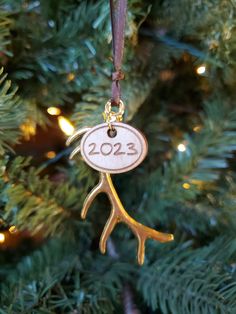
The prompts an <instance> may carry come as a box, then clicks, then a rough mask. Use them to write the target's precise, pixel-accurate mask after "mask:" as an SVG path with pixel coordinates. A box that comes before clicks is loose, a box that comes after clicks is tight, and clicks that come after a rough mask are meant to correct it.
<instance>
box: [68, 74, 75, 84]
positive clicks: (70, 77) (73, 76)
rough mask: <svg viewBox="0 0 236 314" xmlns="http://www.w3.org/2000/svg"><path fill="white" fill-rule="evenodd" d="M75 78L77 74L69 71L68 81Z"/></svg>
mask: <svg viewBox="0 0 236 314" xmlns="http://www.w3.org/2000/svg"><path fill="white" fill-rule="evenodd" d="M74 79H75V75H74V73H69V74H67V81H69V82H70V81H73V80H74Z"/></svg>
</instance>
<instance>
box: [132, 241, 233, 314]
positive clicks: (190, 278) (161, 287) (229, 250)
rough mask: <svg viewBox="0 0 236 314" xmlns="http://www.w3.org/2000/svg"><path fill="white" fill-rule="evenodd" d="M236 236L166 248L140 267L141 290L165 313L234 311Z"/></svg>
mask: <svg viewBox="0 0 236 314" xmlns="http://www.w3.org/2000/svg"><path fill="white" fill-rule="evenodd" d="M235 246H236V243H235V240H232V239H227V238H224V237H222V238H219V239H217V240H216V241H215V242H213V243H212V244H211V245H209V246H207V247H202V248H199V249H195V250H193V249H191V248H188V244H187V243H186V244H182V245H179V246H178V247H177V248H175V249H174V248H172V247H170V248H169V252H167V250H164V252H163V255H161V256H160V257H159V258H158V260H157V261H156V262H154V263H153V264H152V265H151V266H147V267H146V268H143V269H142V270H141V276H140V279H139V282H138V290H139V291H140V292H141V293H142V295H143V297H144V299H145V301H146V302H147V303H148V304H149V306H150V307H151V308H152V310H154V311H156V310H157V309H159V310H161V312H162V313H163V314H167V313H168V314H169V313H175V314H182V313H185V314H190V313H191V314H194V313H222V314H226V313H234V312H235V310H236V302H235V299H236V282H235V274H234V270H233V267H232V266H230V262H231V260H234V259H235Z"/></svg>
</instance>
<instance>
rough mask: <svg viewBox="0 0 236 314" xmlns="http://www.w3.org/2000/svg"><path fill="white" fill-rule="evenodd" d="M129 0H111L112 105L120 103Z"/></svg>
mask: <svg viewBox="0 0 236 314" xmlns="http://www.w3.org/2000/svg"><path fill="white" fill-rule="evenodd" d="M126 12H127V0H110V14H111V29H112V51H113V65H114V70H115V71H114V72H113V73H112V90H111V105H112V106H119V105H120V94H121V91H120V80H123V79H124V77H125V76H124V73H123V72H122V70H121V65H122V59H123V54H124V38H125V21H126Z"/></svg>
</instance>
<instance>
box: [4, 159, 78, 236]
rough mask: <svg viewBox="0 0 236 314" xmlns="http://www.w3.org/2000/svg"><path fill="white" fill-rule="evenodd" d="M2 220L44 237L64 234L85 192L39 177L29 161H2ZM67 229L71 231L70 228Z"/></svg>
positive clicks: (76, 215)
mask: <svg viewBox="0 0 236 314" xmlns="http://www.w3.org/2000/svg"><path fill="white" fill-rule="evenodd" d="M1 167H2V168H1V169H2V173H1V178H0V184H1V187H2V188H1V193H0V197H1V199H2V200H3V201H2V210H1V212H2V217H3V219H4V220H5V221H6V222H8V224H15V225H16V226H17V228H19V229H22V230H24V229H27V230H30V231H31V232H33V233H37V232H38V231H42V230H43V232H44V235H45V236H47V235H49V234H55V233H61V232H62V231H63V230H64V228H66V224H67V223H69V221H70V224H71V223H72V222H73V220H74V218H76V217H77V218H78V217H79V215H78V212H77V211H78V210H79V209H80V206H81V205H80V204H82V200H81V198H80V197H81V196H83V193H84V192H83V190H82V187H81V191H78V190H77V189H76V188H74V187H72V186H70V184H66V183H64V184H60V185H56V184H55V183H52V182H50V181H49V180H48V178H47V177H44V178H40V177H39V175H38V174H37V170H36V169H34V168H30V167H29V160H24V159H23V158H20V157H18V158H15V160H14V161H12V162H6V161H5V160H2V161H1ZM68 230H70V231H72V229H71V228H69V229H68Z"/></svg>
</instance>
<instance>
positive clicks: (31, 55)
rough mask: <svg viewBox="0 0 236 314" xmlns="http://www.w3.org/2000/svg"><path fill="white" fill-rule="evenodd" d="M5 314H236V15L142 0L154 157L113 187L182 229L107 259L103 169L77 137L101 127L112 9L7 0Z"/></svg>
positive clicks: (2, 4) (117, 241)
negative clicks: (80, 153)
mask: <svg viewBox="0 0 236 314" xmlns="http://www.w3.org/2000/svg"><path fill="white" fill-rule="evenodd" d="M0 8H1V10H0V64H1V76H0V113H1V114H0V153H1V156H0V186H1V188H0V204H1V205H0V261H1V264H0V266H1V267H0V313H1V314H6V313H14V314H15V313H17V314H18V313H32V314H39V313H85V314H87V313H108V314H110V313H127V314H131V313H160V314H170V313H171V314H196V313H199V314H208V313H209V314H210V313H211V314H218V313H219V314H221V313H222V314H227V313H230V314H234V313H236V267H235V265H236V238H235V235H236V219H235V218H236V183H235V177H236V174H235V154H234V152H235V150H236V109H235V99H234V96H235V84H236V79H235V77H236V76H235V74H236V63H235V49H236V31H235V30H236V19H235V16H236V5H235V2H234V1H220V0H211V1H210V0H205V1H193V0H178V1H177V0H176V1H170V0H159V1H151V0H148V1H147V0H146V1H144V0H130V1H128V15H127V24H126V32H125V42H126V44H125V55H124V64H123V71H124V73H125V80H124V81H122V83H121V84H122V100H123V101H124V103H125V105H126V115H125V122H128V123H130V124H131V125H132V126H135V127H137V128H138V129H140V130H142V131H143V132H144V133H145V135H146V137H147V139H148V143H149V153H148V156H147V158H146V159H145V160H144V162H143V163H142V164H141V165H140V166H139V167H138V168H136V169H135V170H133V171H130V172H127V173H124V174H120V175H117V176H114V177H113V180H114V184H115V185H116V187H117V190H119V196H120V198H121V199H122V202H123V204H124V206H125V208H126V210H127V212H128V213H129V214H130V215H131V216H132V217H134V218H135V219H136V220H137V221H139V222H141V223H142V224H144V225H146V226H149V227H151V228H154V229H156V230H159V231H161V232H165V233H167V232H168V233H172V234H174V237H175V240H174V241H172V242H168V243H158V242H156V241H153V240H149V241H147V246H146V258H145V263H144V265H143V266H139V265H138V264H137V262H136V256H135V255H136V248H137V240H136V238H135V237H134V235H133V234H132V232H131V231H130V230H129V229H127V228H126V226H124V225H123V224H119V225H118V226H117V227H116V228H115V230H114V231H113V233H112V235H111V237H110V239H109V241H108V243H107V253H106V254H105V255H102V254H101V253H100V251H99V248H98V246H99V237H100V235H101V231H102V230H103V228H104V225H105V223H106V221H107V219H108V217H109V211H110V203H109V202H108V200H107V197H106V195H101V196H99V197H98V198H97V199H96V201H95V202H94V203H93V205H92V207H91V209H90V211H89V213H88V217H87V220H86V221H82V220H81V218H80V212H81V209H82V206H83V202H84V199H85V197H86V195H87V194H88V192H89V191H90V190H91V189H92V188H93V187H94V186H95V185H96V184H97V181H98V179H99V176H98V172H97V171H94V170H93V169H91V168H89V167H88V166H87V165H86V164H85V163H84V162H83V161H82V159H81V158H80V157H76V158H75V159H73V161H70V160H69V158H68V157H69V155H70V153H71V151H72V149H73V148H71V147H66V146H65V141H66V139H67V137H68V135H71V134H72V133H73V132H74V130H75V129H77V128H81V127H83V126H95V125H96V124H98V123H102V122H103V118H102V112H103V111H104V105H105V103H106V102H107V100H108V99H109V98H110V85H111V72H112V70H113V65H112V61H111V51H112V49H111V26H110V16H109V2H108V1H105V0H102V1H90V0H87V1H81V0H57V1H55V0H47V1H46V0H39V1H32V0H28V1H26V0H18V1H16V0H0Z"/></svg>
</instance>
